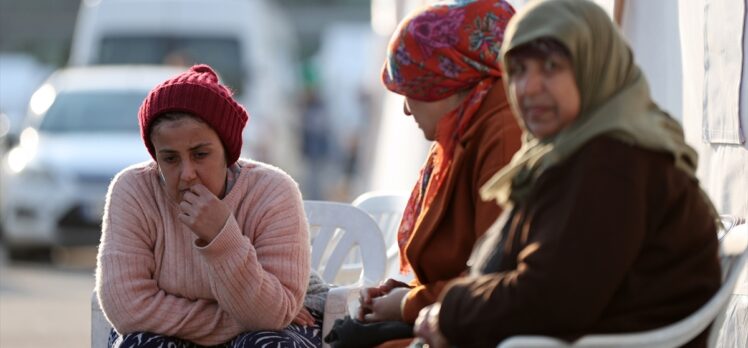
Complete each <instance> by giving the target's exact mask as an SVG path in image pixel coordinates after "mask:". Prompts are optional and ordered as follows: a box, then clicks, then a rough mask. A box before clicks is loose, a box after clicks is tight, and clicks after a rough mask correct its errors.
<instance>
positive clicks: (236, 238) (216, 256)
mask: <svg viewBox="0 0 748 348" xmlns="http://www.w3.org/2000/svg"><path fill="white" fill-rule="evenodd" d="M196 242H197V241H196ZM194 246H195V248H196V249H197V250H198V251H199V252H200V253H201V254H202V255H203V256H204V257H205V258H207V259H208V260H221V259H223V258H226V257H231V256H235V255H243V253H242V252H241V250H242V249H245V248H248V247H249V242H248V240H247V239H246V238H245V237H244V235H242V233H241V230H240V229H239V224H238V223H237V222H236V219H235V218H234V217H233V216H229V218H228V219H226V223H225V224H224V225H223V227H222V228H221V232H218V234H217V235H216V236H215V237H214V238H213V240H212V241H211V242H210V243H208V245H205V246H200V245H198V244H197V243H194Z"/></svg>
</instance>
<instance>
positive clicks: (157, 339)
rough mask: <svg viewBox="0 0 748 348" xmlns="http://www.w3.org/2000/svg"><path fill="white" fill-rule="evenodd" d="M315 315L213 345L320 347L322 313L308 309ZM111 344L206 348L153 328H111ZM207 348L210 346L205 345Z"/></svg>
mask: <svg viewBox="0 0 748 348" xmlns="http://www.w3.org/2000/svg"><path fill="white" fill-rule="evenodd" d="M309 312H310V313H311V314H312V316H313V317H314V319H315V324H314V326H301V325H296V324H293V323H292V324H291V325H289V326H288V327H287V328H285V329H283V330H281V331H253V332H245V333H243V334H241V335H239V336H236V337H234V338H233V339H232V340H231V341H229V342H226V343H223V344H219V345H217V346H211V348H213V347H215V348H254V347H268V348H270V347H273V348H317V347H322V315H321V314H320V313H318V312H315V311H312V310H309ZM107 346H108V347H109V348H203V347H204V346H201V345H197V344H195V343H192V342H190V341H186V340H183V339H179V338H176V337H169V336H164V335H159V334H155V333H150V332H133V333H129V334H125V335H120V334H118V333H117V332H116V331H114V330H112V331H111V333H110V334H109V343H108V344H107ZM206 348H207V347H206Z"/></svg>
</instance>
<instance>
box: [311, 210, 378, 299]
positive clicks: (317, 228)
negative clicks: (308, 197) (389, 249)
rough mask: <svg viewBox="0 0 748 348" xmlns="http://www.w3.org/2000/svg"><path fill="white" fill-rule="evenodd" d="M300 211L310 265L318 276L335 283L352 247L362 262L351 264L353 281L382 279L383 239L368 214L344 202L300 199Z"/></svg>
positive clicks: (363, 281) (369, 281)
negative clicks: (307, 235) (307, 232)
mask: <svg viewBox="0 0 748 348" xmlns="http://www.w3.org/2000/svg"><path fill="white" fill-rule="evenodd" d="M304 210H305V211H306V216H307V221H308V222H309V227H310V238H311V239H312V241H311V243H312V268H313V269H315V270H317V271H318V272H319V273H320V275H321V276H322V279H324V280H325V281H327V282H329V283H336V281H335V280H336V276H337V275H338V273H340V272H341V271H345V269H344V268H345V267H344V266H345V265H344V261H345V259H346V257H347V256H348V254H349V253H351V252H352V251H355V249H354V248H355V247H356V246H358V250H359V252H360V253H361V261H362V264H361V265H355V267H354V271H356V272H359V273H360V276H358V278H357V279H356V281H357V284H360V285H374V284H377V283H379V282H381V281H382V280H383V279H384V271H385V261H386V260H385V258H386V256H385V255H386V254H385V249H384V240H383V238H382V235H381V232H379V227H378V226H377V223H376V222H375V221H374V220H373V219H372V217H371V216H369V215H368V214H366V213H365V212H364V211H363V210H361V209H358V208H356V207H354V206H352V205H350V204H347V203H335V202H324V201H304Z"/></svg>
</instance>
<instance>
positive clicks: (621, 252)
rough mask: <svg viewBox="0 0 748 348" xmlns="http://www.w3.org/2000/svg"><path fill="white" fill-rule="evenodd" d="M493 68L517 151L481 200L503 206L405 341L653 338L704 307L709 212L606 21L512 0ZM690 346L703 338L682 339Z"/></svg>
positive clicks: (575, 1) (569, 2)
mask: <svg viewBox="0 0 748 348" xmlns="http://www.w3.org/2000/svg"><path fill="white" fill-rule="evenodd" d="M502 64H503V67H504V71H505V72H506V76H507V78H506V79H505V80H504V81H505V83H506V84H507V91H508V95H509V100H510V103H511V105H512V108H513V109H514V111H515V113H516V114H517V115H518V116H519V119H520V123H521V124H522V126H523V129H524V134H523V145H522V148H521V149H520V151H519V152H518V153H517V154H516V155H515V156H514V158H513V159H512V162H511V164H510V165H508V166H507V167H505V168H504V169H503V170H501V171H500V172H499V173H497V174H496V175H495V176H494V177H493V178H492V179H491V180H489V181H488V182H487V183H486V185H485V186H484V187H483V189H482V190H481V194H482V196H483V197H484V199H495V200H496V201H497V202H498V203H499V204H501V205H502V206H503V207H504V208H505V213H504V214H503V215H502V217H501V218H499V220H498V221H497V222H496V223H495V224H494V226H493V227H492V228H491V229H490V230H489V232H487V237H486V238H485V239H484V240H483V242H482V244H481V245H480V246H479V247H478V248H477V249H476V251H475V252H474V255H473V267H472V274H471V276H470V277H466V278H462V279H458V280H456V281H453V282H451V283H450V284H449V285H448V286H447V287H446V289H445V290H444V291H443V292H442V296H441V298H440V302H439V303H437V304H435V305H433V306H430V307H427V308H424V309H423V310H422V311H421V313H420V316H419V319H418V321H417V324H416V333H417V334H418V335H419V336H421V337H422V338H423V339H425V340H426V341H427V342H428V343H430V345H431V346H432V347H434V346H441V345H444V344H446V342H449V343H450V344H455V345H459V346H460V347H473V346H481V347H483V346H495V345H496V344H497V343H498V342H500V341H501V340H503V339H505V338H507V337H509V336H512V335H518V334H541V335H549V336H556V337H561V338H564V339H570V340H573V339H575V338H578V337H579V336H581V335H584V334H588V333H612V332H632V331H640V330H647V329H654V328H657V327H661V326H664V325H667V324H669V323H672V322H675V321H677V320H679V319H682V318H684V317H686V316H688V315H689V314H691V313H692V312H694V311H695V310H696V309H698V308H699V307H700V306H701V305H703V304H704V303H706V301H708V299H709V298H710V297H711V296H712V295H713V294H714V293H715V292H716V291H717V289H718V288H719V285H720V267H719V262H718V257H717V244H718V242H717V236H716V229H717V215H716V213H715V211H714V208H713V206H712V204H711V202H710V201H709V199H708V198H707V197H706V195H705V194H704V193H703V191H702V190H701V189H700V188H699V184H698V181H697V180H696V178H695V175H694V173H695V170H696V163H697V157H696V154H695V152H694V151H693V150H692V149H691V148H690V147H689V146H688V145H686V144H685V142H684V140H683V131H682V129H681V127H680V126H679V125H678V123H677V122H676V121H674V120H673V119H672V118H670V117H669V116H668V115H667V114H666V113H665V112H663V111H662V110H660V109H659V108H658V107H657V105H655V104H654V102H653V101H652V100H651V98H650V96H649V90H648V87H647V82H646V80H645V78H644V76H643V75H642V72H641V70H640V69H639V68H638V67H637V66H636V64H635V63H634V61H633V56H632V53H631V50H630V49H629V47H628V46H627V44H626V43H625V41H624V39H623V38H622V36H621V35H620V33H619V32H618V30H617V29H616V27H615V26H614V25H613V23H611V21H610V19H609V18H608V16H607V14H606V13H605V12H604V11H603V10H602V9H601V8H600V7H598V6H597V5H595V4H594V3H592V2H589V1H583V0H551V1H538V2H534V3H532V4H530V5H527V6H526V7H525V8H523V9H522V10H521V11H520V12H519V13H517V14H516V15H515V16H514V18H513V19H512V20H511V21H510V23H509V26H508V27H507V31H506V37H505V40H504V43H503V46H502ZM705 345H706V334H705V332H704V333H702V334H701V335H699V336H698V337H697V338H696V339H694V340H693V341H691V342H690V343H689V344H688V346H692V347H703V346H705Z"/></svg>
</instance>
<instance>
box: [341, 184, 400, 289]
mask: <svg viewBox="0 0 748 348" xmlns="http://www.w3.org/2000/svg"><path fill="white" fill-rule="evenodd" d="M408 198H409V196H408V195H407V194H406V193H403V192H394V191H393V192H388V191H372V192H366V193H364V194H362V195H360V196H358V197H357V198H356V199H355V200H354V201H353V206H354V207H358V208H360V209H361V210H363V211H365V212H366V213H368V214H369V215H371V217H372V218H374V220H375V221H376V222H377V225H379V229H380V231H382V236H383V237H384V245H385V248H386V249H387V272H386V276H388V277H397V276H400V272H399V270H400V258H399V256H400V249H399V248H398V246H397V229H398V227H400V220H401V219H402V217H403V211H404V210H405V205H406V204H407V203H408Z"/></svg>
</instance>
